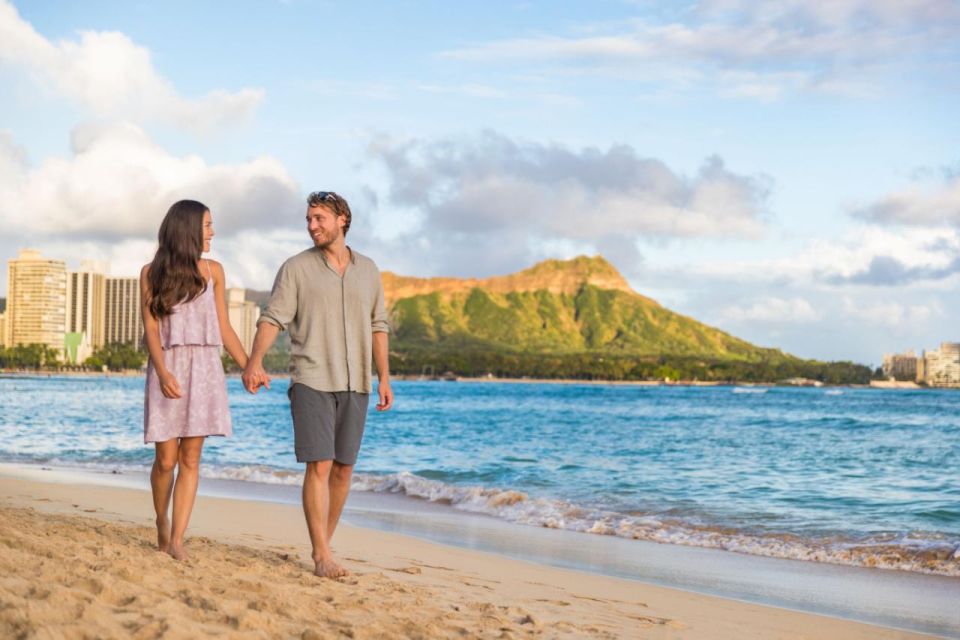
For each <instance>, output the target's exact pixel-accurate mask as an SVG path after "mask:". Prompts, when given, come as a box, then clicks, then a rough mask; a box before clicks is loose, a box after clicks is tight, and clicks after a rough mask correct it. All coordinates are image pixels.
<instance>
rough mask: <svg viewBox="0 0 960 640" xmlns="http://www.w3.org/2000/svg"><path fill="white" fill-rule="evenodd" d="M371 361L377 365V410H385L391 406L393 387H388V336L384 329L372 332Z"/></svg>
mask: <svg viewBox="0 0 960 640" xmlns="http://www.w3.org/2000/svg"><path fill="white" fill-rule="evenodd" d="M373 362H374V364H376V365H377V377H378V378H379V379H380V382H379V383H378V384H377V393H378V395H379V396H380V402H379V403H377V411H387V410H388V409H389V408H390V407H392V406H393V389H391V388H390V336H389V334H387V332H386V331H377V332H376V333H374V334H373Z"/></svg>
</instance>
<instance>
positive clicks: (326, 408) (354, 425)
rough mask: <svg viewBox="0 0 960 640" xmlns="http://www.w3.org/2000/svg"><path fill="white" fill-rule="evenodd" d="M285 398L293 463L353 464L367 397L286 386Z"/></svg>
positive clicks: (358, 450)
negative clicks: (288, 404) (288, 412)
mask: <svg viewBox="0 0 960 640" xmlns="http://www.w3.org/2000/svg"><path fill="white" fill-rule="evenodd" d="M287 395H288V396H289V397H290V413H291V414H292V415H293V442H294V450H295V451H296V453H297V462H317V461H320V460H336V461H337V462H339V463H340V464H356V462H357V453H359V452H360V441H361V440H363V426H364V423H365V422H366V420H367V404H368V402H369V400H370V394H369V393H357V392H356V391H334V392H330V391H317V390H316V389H312V388H310V387H308V386H306V385H304V384H300V383H296V384H292V385H290V388H289V389H288V390H287Z"/></svg>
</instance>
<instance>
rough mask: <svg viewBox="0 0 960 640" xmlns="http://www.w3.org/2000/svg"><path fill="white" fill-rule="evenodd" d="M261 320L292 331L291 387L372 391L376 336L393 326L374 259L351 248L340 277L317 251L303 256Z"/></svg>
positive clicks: (283, 275) (293, 261)
mask: <svg viewBox="0 0 960 640" xmlns="http://www.w3.org/2000/svg"><path fill="white" fill-rule="evenodd" d="M261 322H269V323H271V324H274V325H276V326H277V327H279V328H280V330H286V331H289V332H290V373H291V380H290V384H294V383H297V382H299V383H301V384H304V385H306V386H308V387H311V388H313V389H316V390H317V391H357V392H359V393H370V392H371V390H372V388H373V385H372V378H373V373H372V370H373V367H372V360H373V334H374V333H377V332H383V333H387V332H388V331H389V326H388V324H387V308H386V305H385V304H384V301H383V283H382V282H381V280H380V270H379V269H377V265H376V264H374V262H373V260H371V259H370V258H368V257H366V256H364V255H361V254H359V253H357V252H356V251H353V250H350V260H349V262H348V263H347V268H346V271H344V272H343V277H342V278H341V277H340V274H339V273H337V270H336V269H335V268H334V267H332V266H330V265H329V264H328V263H327V259H326V256H325V254H324V253H323V251H321V250H320V249H318V248H317V247H313V248H311V249H307V250H306V251H303V252H301V253H298V254H297V255H295V256H293V257H292V258H290V259H289V260H287V261H286V262H284V263H283V266H282V267H280V271H279V272H277V279H276V280H275V281H274V283H273V291H272V292H271V293H270V301H269V302H268V303H267V308H266V309H265V310H264V311H263V313H262V314H260V319H259V320H257V324H260V323H261Z"/></svg>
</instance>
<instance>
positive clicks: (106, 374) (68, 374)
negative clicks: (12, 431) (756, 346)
mask: <svg viewBox="0 0 960 640" xmlns="http://www.w3.org/2000/svg"><path fill="white" fill-rule="evenodd" d="M144 375H146V370H140V371H132V370H127V371H42V370H38V371H23V370H16V371H13V370H3V369H0V378H136V377H143V376H144ZM270 376H271V378H273V379H276V380H285V379H289V378H290V374H289V373H286V372H282V373H270ZM226 377H227V378H239V377H240V373H239V372H227V373H226ZM391 379H392V380H393V381H404V382H464V383H488V384H489V383H501V384H562V385H597V386H617V387H743V388H754V387H756V388H764V389H771V388H778V389H803V388H808V389H880V390H911V391H927V390H929V391H936V390H956V389H960V387H950V386H944V387H932V386H927V385H918V384H915V383H898V384H895V383H890V382H888V381H871V382H870V384H852V383H851V384H829V383H820V384H785V383H782V382H735V381H730V380H726V381H713V380H676V381H666V380H580V379H576V378H523V377H521V378H493V377H488V376H476V377H471V376H455V377H452V378H443V377H433V378H425V377H423V376H419V375H414V374H392V375H391Z"/></svg>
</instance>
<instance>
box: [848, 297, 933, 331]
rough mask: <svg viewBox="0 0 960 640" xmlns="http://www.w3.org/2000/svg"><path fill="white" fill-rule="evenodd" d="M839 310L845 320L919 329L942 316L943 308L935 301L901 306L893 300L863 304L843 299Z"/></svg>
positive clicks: (893, 327)
mask: <svg viewBox="0 0 960 640" xmlns="http://www.w3.org/2000/svg"><path fill="white" fill-rule="evenodd" d="M841 308H842V311H843V314H844V315H845V316H846V317H847V318H850V319H853V320H856V321H857V322H864V323H867V324H872V325H876V326H880V327H885V328H889V329H900V328H905V327H920V326H922V325H925V324H926V323H927V322H929V321H930V320H931V319H932V318H935V317H938V316H942V315H943V307H942V305H941V304H940V303H939V302H938V301H936V300H933V301H930V302H928V303H926V304H901V303H899V302H896V301H894V300H887V301H880V302H874V303H872V304H864V303H863V301H854V300H853V299H851V298H849V297H845V298H844V299H843V304H842V307H841Z"/></svg>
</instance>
